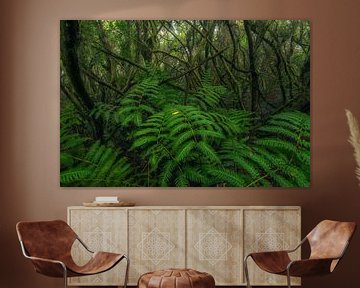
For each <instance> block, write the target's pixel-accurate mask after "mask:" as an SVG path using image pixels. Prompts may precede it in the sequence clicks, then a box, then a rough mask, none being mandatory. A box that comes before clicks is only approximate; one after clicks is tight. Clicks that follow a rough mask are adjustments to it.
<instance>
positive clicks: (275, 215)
mask: <svg viewBox="0 0 360 288" xmlns="http://www.w3.org/2000/svg"><path fill="white" fill-rule="evenodd" d="M300 219H301V218H300V209H297V208H294V209H281V208H280V209H271V207H270V209H267V208H264V209H254V210H253V209H246V210H245V211H244V255H247V254H248V253H251V252H260V251H271V250H286V249H292V248H295V247H296V246H297V245H298V244H299V243H300V238H301V231H300ZM292 254H293V255H291V256H292V258H295V259H300V257H301V251H300V249H299V250H297V252H295V253H292ZM248 261H249V262H248V263H249V276H250V283H251V284H252V285H286V277H284V276H278V275H274V274H270V273H266V272H264V271H262V270H260V269H259V268H258V267H257V265H255V264H254V262H253V261H252V259H249V260H248ZM300 283H301V282H300V280H299V278H293V279H292V284H294V285H299V284H300Z"/></svg>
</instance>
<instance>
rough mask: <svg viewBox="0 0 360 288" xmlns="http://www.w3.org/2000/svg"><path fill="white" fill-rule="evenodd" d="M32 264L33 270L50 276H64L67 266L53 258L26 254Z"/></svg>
mask: <svg viewBox="0 0 360 288" xmlns="http://www.w3.org/2000/svg"><path fill="white" fill-rule="evenodd" d="M26 258H28V259H30V260H31V262H32V263H33V265H34V268H35V271H36V272H38V273H40V274H43V275H46V276H51V277H59V278H60V277H66V275H67V268H66V265H65V264H64V262H62V261H59V260H53V259H46V258H40V257H33V256H26Z"/></svg>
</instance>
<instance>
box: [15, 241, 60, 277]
mask: <svg viewBox="0 0 360 288" xmlns="http://www.w3.org/2000/svg"><path fill="white" fill-rule="evenodd" d="M20 246H21V250H22V253H23V255H24V257H25V258H27V259H30V260H31V262H32V264H33V265H34V268H35V271H36V272H38V273H40V274H44V275H47V276H51V277H64V276H65V277H66V275H67V268H66V265H65V263H64V262H62V261H59V260H55V259H47V258H41V257H35V256H30V255H29V254H28V253H27V251H26V249H25V246H24V243H23V242H22V241H20Z"/></svg>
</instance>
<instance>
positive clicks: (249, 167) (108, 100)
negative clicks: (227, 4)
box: [60, 20, 310, 187]
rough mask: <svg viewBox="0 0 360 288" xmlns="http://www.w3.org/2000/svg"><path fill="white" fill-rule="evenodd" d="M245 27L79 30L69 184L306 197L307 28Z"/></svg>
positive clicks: (67, 110)
mask: <svg viewBox="0 0 360 288" xmlns="http://www.w3.org/2000/svg"><path fill="white" fill-rule="evenodd" d="M70 22H71V21H70ZM246 23H248V26H247V27H248V28H249V29H248V30H247V31H245V26H244V21H234V20H226V21H214V22H208V21H197V20H192V21H175V20H174V21H171V20H166V21H165V20H156V21H80V22H79V23H78V24H79V25H78V26H76V25H73V26H74V27H75V28H76V27H78V28H79V29H74V31H76V33H75V32H74V33H75V35H67V36H71V37H70V39H72V40H74V41H75V42H76V45H75V46H76V47H72V46H71V45H70V46H71V47H69V46H68V47H66V45H65V44H66V43H64V41H65V40H64V39H69V37H63V36H65V35H62V37H61V41H62V46H61V49H62V51H61V53H62V55H72V56H73V57H67V58H66V59H62V63H61V89H62V90H61V92H62V94H61V97H62V98H61V99H62V102H61V117H60V121H61V123H60V125H61V130H60V148H61V151H60V183H61V185H62V186H73V187H81V186H93V187H97V186H98V187H102V186H103V187H119V186H121V187H134V186H139V187H142V186H149V187H154V186H156V187H158V186H162V187H169V186H173V187H208V186H213V187H224V186H227V187H264V186H265V187H309V185H310V116H309V113H308V112H309V111H308V107H309V104H310V103H309V79H310V77H309V69H310V56H309V55H310V54H309V53H310V46H309V37H310V30H309V23H308V22H306V21H297V20H291V21H290V20H278V21H272V20H271V21H270V20H266V21H253V20H251V21H247V22H246ZM67 24H68V25H70V26H71V23H68V22H67ZM69 31H70V30H69ZM205 32H206V33H205ZM61 33H62V34H63V33H64V31H63V29H62V31H61ZM250 40H252V41H253V46H254V47H253V48H254V49H253V51H252V54H253V55H251V56H252V58H254V59H251V57H250V51H249V49H250V48H249V43H250V42H249V41H250ZM67 44H69V43H67ZM70 44H71V43H70ZM76 57H78V58H77V59H72V58H76ZM65 60H67V61H65ZM71 60H73V62H72V63H70V62H71ZM70 64H71V65H70ZM69 69H71V71H72V73H71V75H72V77H73V78H76V79H71V77H70V76H69V74H70V73H69V72H68V71H69ZM252 69H253V71H250V70H252ZM254 71H255V72H258V73H257V75H256V76H257V77H254V73H252V72H254ZM257 78H258V79H257ZM82 82H83V83H82ZM79 83H81V85H79ZM77 85H79V86H77ZM278 111H283V112H278ZM299 111H304V112H299Z"/></svg>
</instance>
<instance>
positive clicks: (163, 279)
mask: <svg viewBox="0 0 360 288" xmlns="http://www.w3.org/2000/svg"><path fill="white" fill-rule="evenodd" d="M214 287H215V280H214V277H213V276H211V275H210V274H208V273H205V272H199V271H196V270H192V269H166V270H159V271H154V272H148V273H145V274H143V275H141V276H140V278H139V281H138V288H214Z"/></svg>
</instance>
